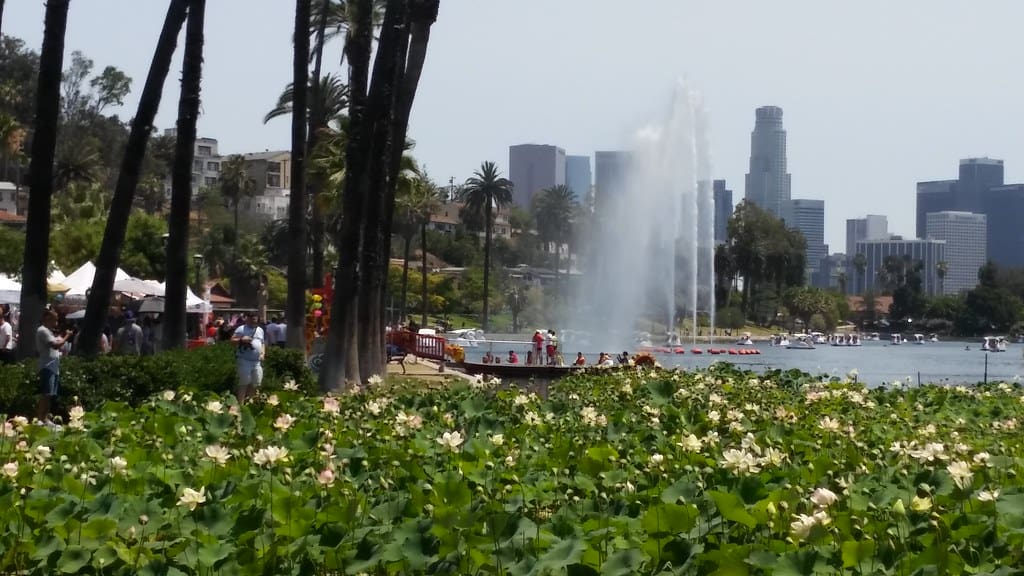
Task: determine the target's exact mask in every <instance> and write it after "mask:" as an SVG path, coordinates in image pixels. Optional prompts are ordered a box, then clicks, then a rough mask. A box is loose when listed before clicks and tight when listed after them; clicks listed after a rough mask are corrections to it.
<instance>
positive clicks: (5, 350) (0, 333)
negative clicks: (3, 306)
mask: <svg viewBox="0 0 1024 576" xmlns="http://www.w3.org/2000/svg"><path fill="white" fill-rule="evenodd" d="M0 364H14V326H11V323H10V321H9V320H8V319H7V315H6V314H4V315H2V316H0Z"/></svg>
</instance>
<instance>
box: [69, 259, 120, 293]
mask: <svg viewBox="0 0 1024 576" xmlns="http://www.w3.org/2000/svg"><path fill="white" fill-rule="evenodd" d="M95 275H96V266H95V265H94V264H93V263H92V262H86V263H85V264H82V265H81V266H80V267H79V268H78V270H75V271H74V272H72V273H71V274H68V276H67V278H65V279H64V280H62V281H61V284H63V285H64V286H66V287H67V289H68V291H67V292H66V293H65V294H64V296H65V297H72V298H74V297H78V298H84V297H85V293H86V291H87V290H89V289H90V288H92V279H93V276H95ZM129 278H130V276H128V274H127V273H126V272H125V271H124V270H121V269H120V268H118V269H117V272H116V273H115V274H114V282H117V281H119V280H127V279H129Z"/></svg>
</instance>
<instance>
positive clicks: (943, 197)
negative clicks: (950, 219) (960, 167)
mask: <svg viewBox="0 0 1024 576" xmlns="http://www.w3.org/2000/svg"><path fill="white" fill-rule="evenodd" d="M956 186H957V181H956V180H935V181H932V182H918V183H917V226H916V230H915V234H917V237H918V238H924V236H925V232H926V229H927V228H928V213H930V212H943V211H947V210H952V209H953V206H955V204H956V202H955V201H954V199H953V198H954V196H955V195H956Z"/></svg>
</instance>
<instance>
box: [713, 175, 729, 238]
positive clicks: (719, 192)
mask: <svg viewBox="0 0 1024 576" xmlns="http://www.w3.org/2000/svg"><path fill="white" fill-rule="evenodd" d="M712 194H713V195H714V200H715V244H716V245H717V244H725V243H726V242H727V241H728V240H729V218H731V217H732V190H729V189H728V188H726V187H725V180H715V181H714V182H713V183H712Z"/></svg>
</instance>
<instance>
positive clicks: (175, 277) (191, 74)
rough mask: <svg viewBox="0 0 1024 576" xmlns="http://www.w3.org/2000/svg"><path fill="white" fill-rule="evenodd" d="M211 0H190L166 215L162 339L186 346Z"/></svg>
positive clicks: (169, 344)
mask: <svg viewBox="0 0 1024 576" xmlns="http://www.w3.org/2000/svg"><path fill="white" fill-rule="evenodd" d="M205 15H206V0H191V4H190V5H189V8H188V24H187V25H186V26H185V56H184V58H183V60H182V66H181V68H182V74H181V94H180V96H179V97H178V129H177V142H176V143H175V151H174V166H173V170H172V174H171V214H170V217H169V218H168V221H167V227H168V230H169V232H170V235H169V237H168V239H167V264H166V266H167V289H166V299H165V302H164V319H163V322H162V324H163V331H164V332H163V342H164V346H166V347H167V348H168V349H173V348H184V347H185V338H186V336H187V335H186V324H185V318H186V317H185V299H186V294H187V292H188V276H189V273H188V261H189V258H188V238H189V215H190V213H191V211H192V161H193V158H194V154H195V152H194V151H195V142H196V121H197V120H198V119H199V93H200V89H201V83H202V71H203V27H204V19H205Z"/></svg>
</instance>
